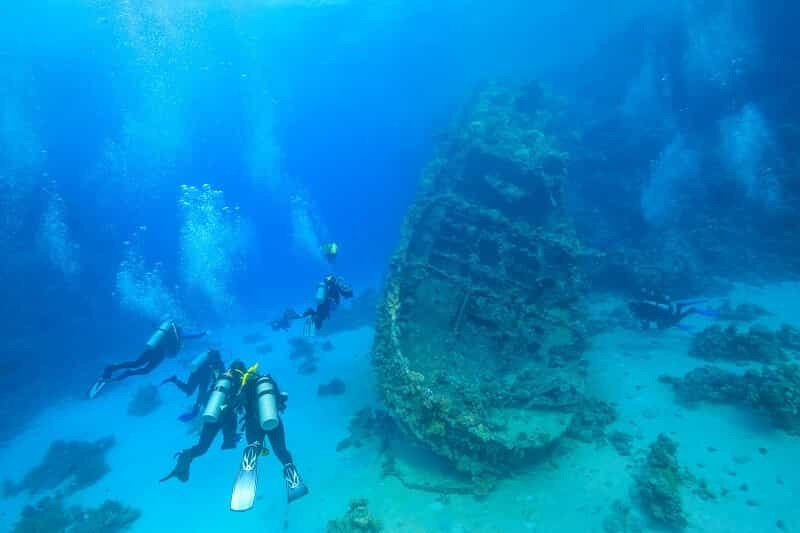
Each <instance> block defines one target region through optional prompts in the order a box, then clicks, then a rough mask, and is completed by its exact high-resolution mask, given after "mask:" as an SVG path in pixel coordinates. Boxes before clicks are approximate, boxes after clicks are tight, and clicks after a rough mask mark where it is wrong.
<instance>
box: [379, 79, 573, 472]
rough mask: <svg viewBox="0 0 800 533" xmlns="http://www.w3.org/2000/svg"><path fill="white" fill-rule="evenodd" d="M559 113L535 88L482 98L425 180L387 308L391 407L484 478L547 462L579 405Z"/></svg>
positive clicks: (384, 340) (383, 360) (386, 377)
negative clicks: (547, 455) (539, 460)
mask: <svg viewBox="0 0 800 533" xmlns="http://www.w3.org/2000/svg"><path fill="white" fill-rule="evenodd" d="M557 116H558V105H557V103H556V101H555V99H554V98H553V97H552V96H550V95H548V93H547V91H545V90H544V89H542V87H540V86H539V85H538V84H535V83H532V84H528V85H524V86H520V87H515V88H511V89H508V88H504V87H500V86H498V85H490V86H488V87H486V88H485V89H484V90H483V91H481V92H479V93H478V94H477V95H476V97H475V99H474V101H473V104H472V105H471V106H470V107H469V108H468V109H467V110H466V112H465V113H464V115H463V117H462V119H461V121H460V122H459V123H458V125H457V126H456V129H455V131H454V132H453V135H452V136H451V137H450V140H449V141H448V142H447V143H446V144H444V145H443V146H442V147H441V149H440V150H439V153H438V156H437V157H436V159H434V161H432V162H431V164H430V165H429V167H428V169H427V171H426V173H425V175H424V177H423V180H422V183H421V186H420V190H419V192H418V195H417V199H416V201H415V203H414V204H413V206H412V207H411V209H410V211H409V213H408V216H407V219H406V224H405V227H404V230H403V233H402V236H401V241H400V243H399V246H398V248H397V251H396V253H395V255H394V257H393V260H392V264H391V268H390V275H389V278H388V280H387V287H386V292H385V295H384V299H383V301H382V303H381V305H380V306H379V307H378V319H377V327H376V337H375V345H374V350H373V363H374V366H375V368H376V370H377V375H378V383H379V387H380V390H381V394H382V397H383V400H384V402H385V404H386V406H387V407H388V409H389V410H390V411H391V412H392V414H393V415H394V417H395V418H396V419H398V420H401V421H402V427H403V429H404V430H405V431H407V432H408V433H410V434H411V435H412V436H413V437H415V438H417V439H419V440H421V441H422V442H423V443H425V444H426V445H427V446H428V447H429V448H430V449H432V450H433V451H435V452H436V453H437V454H439V455H441V456H443V457H445V458H447V459H449V460H450V462H451V463H452V464H453V465H454V466H455V467H456V468H457V469H458V470H460V471H462V472H465V473H469V474H472V475H474V476H475V477H476V479H486V478H487V476H488V477H491V476H497V475H505V474H507V473H509V472H511V471H513V469H514V468H515V467H516V465H518V464H519V463H520V462H524V461H528V460H533V459H537V458H540V457H542V456H543V454H545V453H546V452H547V450H549V449H550V447H551V446H552V445H553V444H554V443H555V442H556V441H557V440H558V439H559V438H560V437H562V436H563V434H564V432H565V431H566V428H567V426H568V425H569V422H570V420H571V418H572V414H573V412H574V411H575V410H576V409H577V408H578V406H579V405H580V404H581V402H582V400H583V397H582V392H583V378H584V366H583V364H582V362H581V356H582V352H583V349H584V346H585V337H586V334H585V329H584V327H583V323H582V321H583V317H584V314H583V309H582V307H581V305H580V288H581V286H582V279H581V277H580V275H579V274H578V263H579V260H578V258H579V256H580V255H581V254H583V253H584V251H583V250H582V248H581V247H580V244H579V243H578V241H577V239H576V237H575V233H574V230H573V228H572V224H571V221H570V219H569V217H568V216H567V214H566V212H565V210H564V208H563V203H564V200H563V198H562V187H563V183H564V178H565V175H566V168H567V162H568V157H567V154H565V153H564V152H563V151H561V149H560V148H559V147H558V146H559V145H560V144H561V140H560V139H559V138H558V137H557V136H556V135H555V134H554V132H555V131H556V130H557V128H555V127H554V124H555V123H556V122H557ZM520 332H523V334H520ZM454 369H457V372H456V371H454Z"/></svg>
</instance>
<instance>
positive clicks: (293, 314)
mask: <svg viewBox="0 0 800 533" xmlns="http://www.w3.org/2000/svg"><path fill="white" fill-rule="evenodd" d="M298 318H301V316H300V315H298V314H297V311H295V310H294V309H288V308H287V309H286V310H284V311H283V314H282V315H281V317H280V318H276V319H275V320H273V321H272V322H270V324H269V325H270V326H272V331H278V330H283V331H289V328H290V327H291V325H292V321H294V320H297V319H298Z"/></svg>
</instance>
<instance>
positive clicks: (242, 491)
mask: <svg viewBox="0 0 800 533" xmlns="http://www.w3.org/2000/svg"><path fill="white" fill-rule="evenodd" d="M260 455H261V443H254V444H248V445H247V447H246V448H245V449H244V453H243V454H242V464H241V466H240V467H239V473H237V474H236V481H234V483H233V492H232V493H231V511H249V510H250V509H252V508H253V505H254V504H255V500H256V489H257V487H258V457H259V456H260Z"/></svg>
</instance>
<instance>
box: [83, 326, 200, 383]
mask: <svg viewBox="0 0 800 533" xmlns="http://www.w3.org/2000/svg"><path fill="white" fill-rule="evenodd" d="M205 334H206V333H205V332H204V331H203V332H198V333H186V332H184V331H182V330H181V328H180V327H178V325H177V324H176V323H175V322H174V321H173V320H166V321H164V322H163V323H162V324H161V325H160V326H159V327H158V329H157V330H156V331H155V333H153V335H151V336H150V339H149V340H148V341H147V343H146V344H145V348H144V351H143V352H142V353H141V355H139V357H138V358H136V359H134V360H133V361H125V362H122V363H116V364H111V365H108V366H107V367H106V368H105V369H104V370H103V373H102V374H101V376H100V378H99V379H98V380H97V382H96V383H95V384H94V385H93V386H92V388H91V389H90V390H89V397H90V398H94V397H95V396H97V395H98V394H99V393H100V391H101V390H102V389H103V387H105V385H106V384H107V383H110V382H113V381H122V380H123V379H126V378H129V377H131V376H140V375H143V374H149V373H150V372H152V371H153V370H154V369H155V368H156V367H157V366H158V365H160V364H161V363H162V362H163V361H164V359H166V358H167V357H175V355H177V354H178V352H179V351H180V349H181V346H182V345H183V341H184V340H185V339H198V338H200V337H202V336H204V335H205ZM117 370H125V371H124V372H121V373H120V374H119V375H116V376H114V372H116V371H117Z"/></svg>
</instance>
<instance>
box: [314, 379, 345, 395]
mask: <svg viewBox="0 0 800 533" xmlns="http://www.w3.org/2000/svg"><path fill="white" fill-rule="evenodd" d="M346 390H347V386H346V385H345V384H344V381H342V380H341V379H339V378H334V379H332V380H330V381H329V382H328V383H325V384H323V385H320V386H319V387H317V396H339V395H342V394H344V393H345V391H346Z"/></svg>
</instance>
